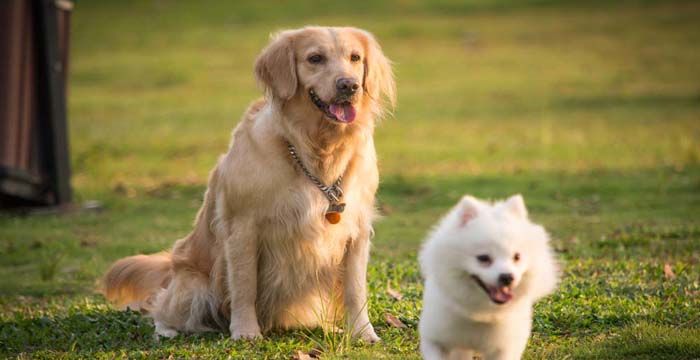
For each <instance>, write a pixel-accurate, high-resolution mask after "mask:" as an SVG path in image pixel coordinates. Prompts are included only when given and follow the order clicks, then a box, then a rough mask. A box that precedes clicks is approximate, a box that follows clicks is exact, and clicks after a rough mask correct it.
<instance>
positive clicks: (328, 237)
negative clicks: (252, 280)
mask: <svg viewBox="0 0 700 360" xmlns="http://www.w3.org/2000/svg"><path fill="white" fill-rule="evenodd" d="M286 194H287V196H285V197H281V198H278V199H276V200H275V201H274V202H273V203H272V204H271V205H272V208H273V209H272V211H271V212H270V217H268V218H266V219H265V220H264V223H263V224H261V232H260V246H261V252H260V255H261V257H262V259H261V262H262V263H263V264H265V265H264V266H271V267H276V268H280V267H283V268H286V270H288V271H283V272H282V273H283V274H288V275H289V276H292V277H296V279H285V281H288V280H296V282H297V283H299V284H301V283H302V282H304V281H305V280H308V279H306V278H305V277H308V276H312V275H314V274H315V273H317V272H318V271H322V270H330V269H333V268H335V267H337V266H339V265H340V263H341V262H342V260H343V255H344V253H345V247H346V245H347V242H348V241H350V240H351V239H353V238H356V237H357V236H358V233H359V221H358V220H359V213H360V211H361V210H365V209H359V208H358V206H359V204H352V203H350V204H348V206H347V210H346V211H344V212H343V214H342V219H341V221H340V222H339V223H338V224H331V223H329V222H328V221H327V220H326V219H325V213H326V210H327V208H328V201H327V200H326V198H325V197H323V195H322V194H321V192H320V191H319V190H318V189H316V188H315V187H313V186H312V185H309V184H303V185H301V186H299V185H294V186H290V188H289V191H288V192H287V193H286ZM346 198H351V196H346ZM363 206H366V205H365V204H363ZM302 263H303V265H304V266H301V265H302ZM302 272H303V273H302Z"/></svg>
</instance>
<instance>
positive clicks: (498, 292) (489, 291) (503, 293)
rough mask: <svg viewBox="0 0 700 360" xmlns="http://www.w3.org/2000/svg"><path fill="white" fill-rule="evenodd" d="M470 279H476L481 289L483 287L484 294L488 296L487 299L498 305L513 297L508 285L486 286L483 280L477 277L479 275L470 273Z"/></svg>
mask: <svg viewBox="0 0 700 360" xmlns="http://www.w3.org/2000/svg"><path fill="white" fill-rule="evenodd" d="M472 279H474V281H476V283H477V284H479V286H480V287H481V288H482V289H484V291H485V292H486V295H488V296H489V299H491V301H493V302H494V303H496V304H498V305H503V304H505V303H507V302H508V301H510V299H512V298H513V292H512V291H511V288H510V287H508V286H501V287H497V286H486V284H484V282H483V281H481V279H479V277H478V276H476V275H472Z"/></svg>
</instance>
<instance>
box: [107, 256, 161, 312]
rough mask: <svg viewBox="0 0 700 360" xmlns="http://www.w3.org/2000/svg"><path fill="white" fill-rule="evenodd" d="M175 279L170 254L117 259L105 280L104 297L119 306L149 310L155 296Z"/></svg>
mask: <svg viewBox="0 0 700 360" xmlns="http://www.w3.org/2000/svg"><path fill="white" fill-rule="evenodd" d="M171 276H172V258H171V255H170V253H166V252H162V253H157V254H153V255H135V256H129V257H126V258H123V259H120V260H118V261H117V262H115V263H114V264H112V266H111V267H110V268H109V270H108V271H107V273H106V274H105V276H104V277H103V278H102V288H101V292H102V294H103V295H104V296H105V297H106V298H107V300H109V301H112V302H114V303H116V304H117V305H118V306H120V307H129V308H131V309H132V310H145V311H148V310H149V305H150V303H151V301H152V300H153V298H154V295H156V294H157V293H158V291H159V290H160V289H162V288H165V287H166V286H168V283H169V282H170V278H171Z"/></svg>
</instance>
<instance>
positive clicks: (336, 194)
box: [287, 141, 345, 224]
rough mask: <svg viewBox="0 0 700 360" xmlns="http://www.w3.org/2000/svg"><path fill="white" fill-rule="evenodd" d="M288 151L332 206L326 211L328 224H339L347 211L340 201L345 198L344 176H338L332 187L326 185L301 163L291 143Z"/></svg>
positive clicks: (288, 143)
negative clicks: (341, 215)
mask: <svg viewBox="0 0 700 360" xmlns="http://www.w3.org/2000/svg"><path fill="white" fill-rule="evenodd" d="M287 150H288V151H289V155H290V156H291V157H292V159H293V160H294V162H295V163H296V164H297V165H298V166H299V168H300V169H301V171H302V172H303V173H304V175H306V177H307V178H309V180H311V182H312V183H314V185H316V187H317V188H318V189H319V190H321V192H322V193H323V194H324V195H325V196H326V199H328V202H329V203H330V205H329V206H328V209H327V210H326V215H325V216H326V220H328V222H329V223H331V224H337V223H338V222H339V221H340V214H341V213H342V212H343V211H344V210H345V203H344V202H340V200H341V199H342V198H343V189H342V188H341V187H340V185H341V184H342V182H343V175H340V176H338V180H336V181H335V182H334V183H333V184H332V185H330V186H328V185H325V184H324V183H322V182H321V180H320V179H319V178H317V177H316V176H314V175H313V174H312V173H311V171H309V169H308V168H307V167H306V166H304V162H302V161H301V158H299V154H297V149H296V148H295V147H294V145H292V143H290V142H289V141H287Z"/></svg>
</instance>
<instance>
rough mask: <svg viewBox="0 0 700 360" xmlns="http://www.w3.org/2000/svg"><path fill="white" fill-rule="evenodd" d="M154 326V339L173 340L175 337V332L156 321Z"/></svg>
mask: <svg viewBox="0 0 700 360" xmlns="http://www.w3.org/2000/svg"><path fill="white" fill-rule="evenodd" d="M155 325H156V331H155V337H156V339H159V338H162V337H164V338H168V339H170V338H174V337H175V336H177V330H175V329H171V328H169V327H168V326H166V325H164V324H163V323H161V322H159V321H156V322H155Z"/></svg>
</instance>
